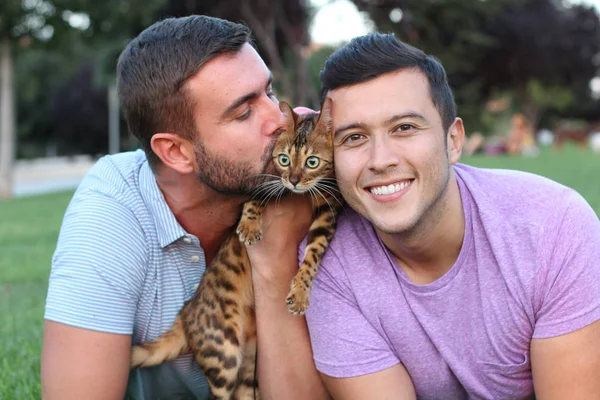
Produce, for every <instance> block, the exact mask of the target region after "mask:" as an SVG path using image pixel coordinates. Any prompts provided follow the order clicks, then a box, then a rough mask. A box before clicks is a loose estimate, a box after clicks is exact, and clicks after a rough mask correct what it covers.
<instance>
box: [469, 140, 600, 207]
mask: <svg viewBox="0 0 600 400" xmlns="http://www.w3.org/2000/svg"><path fill="white" fill-rule="evenodd" d="M461 162H463V163H465V164H469V165H474V166H477V167H487V168H510V169H517V170H521V171H527V172H532V173H534V174H538V175H542V176H545V177H547V178H550V179H553V180H555V181H557V182H559V183H562V184H563V185H566V186H569V187H571V188H573V189H575V190H577V191H578V192H579V193H580V194H581V195H582V196H583V197H584V198H585V199H586V200H587V201H588V203H590V205H591V206H592V208H593V209H594V211H596V214H597V215H600V154H595V153H593V152H592V151H591V150H590V149H586V150H580V149H579V148H577V147H575V146H565V147H564V148H563V150H562V151H555V150H552V149H546V150H544V151H542V152H541V153H540V154H539V155H538V156H537V157H520V156H509V155H501V156H495V157H490V156H485V155H475V156H472V157H462V159H461Z"/></svg>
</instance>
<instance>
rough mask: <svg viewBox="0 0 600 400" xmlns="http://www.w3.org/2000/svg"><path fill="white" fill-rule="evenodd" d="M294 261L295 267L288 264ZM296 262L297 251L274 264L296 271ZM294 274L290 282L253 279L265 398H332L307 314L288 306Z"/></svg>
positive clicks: (259, 366) (274, 266) (259, 376)
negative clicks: (321, 371)
mask: <svg viewBox="0 0 600 400" xmlns="http://www.w3.org/2000/svg"><path fill="white" fill-rule="evenodd" d="M283 262H287V263H288V264H287V265H285V264H282V263H283ZM292 264H293V265H294V268H288V265H290V266H291V265H292ZM295 266H297V261H296V257H295V254H293V255H292V254H290V255H289V257H286V259H285V260H284V259H281V258H280V259H279V260H277V262H276V263H275V264H274V265H273V268H282V269H284V270H287V271H296V270H297V268H295ZM292 277H293V274H291V275H290V276H289V280H287V281H286V282H287V284H274V283H272V282H265V281H264V280H263V279H262V278H261V277H254V279H253V280H254V291H255V299H256V320H257V322H256V324H257V336H258V379H259V386H260V392H261V398H262V399H263V400H271V399H283V398H285V399H290V400H292V399H301V400H305V399H311V400H312V399H315V400H318V399H328V398H329V396H328V395H327V392H326V390H325V388H324V386H323V383H322V382H321V379H320V377H319V374H318V373H317V370H316V369H315V366H314V362H313V358H312V350H311V347H310V338H309V335H308V329H307V327H306V321H305V319H304V317H303V316H294V315H292V314H290V313H289V312H288V310H287V307H286V303H285V298H286V296H287V293H288V291H289V288H290V284H289V283H290V282H291V280H292ZM278 281H280V282H283V281H285V280H281V279H278Z"/></svg>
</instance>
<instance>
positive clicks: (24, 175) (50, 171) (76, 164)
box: [14, 156, 95, 197]
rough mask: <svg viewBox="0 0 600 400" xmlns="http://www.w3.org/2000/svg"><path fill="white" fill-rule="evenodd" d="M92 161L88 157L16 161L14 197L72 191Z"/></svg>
mask: <svg viewBox="0 0 600 400" xmlns="http://www.w3.org/2000/svg"><path fill="white" fill-rule="evenodd" d="M94 161H95V160H93V159H92V158H91V157H89V156H75V157H69V158H67V157H53V158H40V159H35V160H18V161H17V162H16V165H15V170H14V196H15V197H25V196H33V195H39V194H46V193H53V192H60V191H63V190H73V189H75V188H76V187H77V185H79V183H80V182H81V179H82V178H83V177H84V175H85V174H86V172H87V171H88V170H89V168H90V167H91V166H92V165H93V164H94Z"/></svg>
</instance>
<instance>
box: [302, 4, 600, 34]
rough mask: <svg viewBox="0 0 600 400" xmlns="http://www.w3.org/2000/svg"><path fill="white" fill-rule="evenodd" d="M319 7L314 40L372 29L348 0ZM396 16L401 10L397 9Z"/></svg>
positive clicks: (312, 30) (363, 32)
mask: <svg viewBox="0 0 600 400" xmlns="http://www.w3.org/2000/svg"><path fill="white" fill-rule="evenodd" d="M565 1H566V2H567V3H573V4H576V3H584V4H592V5H594V6H595V7H596V8H597V9H598V10H599V12H600V0H565ZM311 3H312V4H313V5H315V6H317V7H321V9H320V10H319V11H318V12H317V14H316V15H315V19H314V20H313V23H312V26H311V29H310V33H311V37H312V39H313V41H314V42H316V43H322V44H332V45H337V44H340V43H341V42H344V41H348V40H350V39H352V38H353V37H355V36H360V35H364V34H365V33H367V32H369V31H370V30H372V29H373V25H372V23H371V21H370V20H369V18H368V17H367V16H366V15H364V14H361V13H359V11H358V10H357V9H356V6H355V5H354V4H353V3H352V2H351V1H350V0H311ZM396 14H397V16H400V17H401V12H400V11H399V10H397V13H396Z"/></svg>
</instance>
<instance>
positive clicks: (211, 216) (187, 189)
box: [156, 168, 247, 264]
mask: <svg viewBox="0 0 600 400" xmlns="http://www.w3.org/2000/svg"><path fill="white" fill-rule="evenodd" d="M156 182H157V184H158V187H159V188H160V190H161V191H162V193H163V195H164V197H165V200H166V202H167V204H168V206H169V208H170V209H171V211H172V212H173V214H174V215H175V218H176V219H177V221H178V222H179V224H180V225H181V226H182V227H183V228H184V229H185V230H186V231H187V232H189V233H191V234H193V235H195V236H196V237H197V238H198V240H200V243H201V245H202V249H203V250H204V253H205V258H206V262H207V264H209V263H210V261H211V260H212V259H213V258H214V256H215V255H216V253H217V251H218V250H219V248H220V247H221V244H222V243H223V241H224V240H225V238H226V237H227V235H228V234H229V233H230V232H231V230H232V228H234V225H235V223H236V222H237V219H238V217H239V214H240V210H241V205H242V203H243V202H244V201H245V200H247V199H245V198H243V197H235V196H227V195H221V194H219V193H216V192H215V191H214V190H212V189H211V188H209V187H207V186H206V185H204V184H203V183H201V182H200V181H198V179H197V178H196V177H195V176H193V175H181V174H178V173H177V172H175V171H172V170H169V169H168V168H164V169H162V170H160V171H157V173H156Z"/></svg>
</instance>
